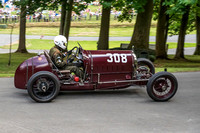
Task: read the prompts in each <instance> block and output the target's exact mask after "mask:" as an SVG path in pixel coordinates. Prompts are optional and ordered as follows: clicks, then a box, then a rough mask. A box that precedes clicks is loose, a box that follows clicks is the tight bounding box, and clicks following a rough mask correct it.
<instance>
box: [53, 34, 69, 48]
mask: <svg viewBox="0 0 200 133" xmlns="http://www.w3.org/2000/svg"><path fill="white" fill-rule="evenodd" d="M54 43H55V45H56V46H58V47H60V48H62V49H63V50H64V49H66V46H65V43H67V39H66V37H65V36H63V35H58V36H56V37H55V38H54Z"/></svg>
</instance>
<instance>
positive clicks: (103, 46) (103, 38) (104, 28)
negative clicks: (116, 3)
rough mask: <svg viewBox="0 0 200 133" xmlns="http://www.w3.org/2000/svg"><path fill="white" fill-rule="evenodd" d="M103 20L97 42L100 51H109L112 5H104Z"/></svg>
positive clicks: (105, 3)
mask: <svg viewBox="0 0 200 133" xmlns="http://www.w3.org/2000/svg"><path fill="white" fill-rule="evenodd" d="M102 5H103V6H102V18H101V28H100V33H99V40H98V42H97V44H98V45H97V48H98V50H107V49H108V48H109V28H110V11H111V3H109V2H104V3H102Z"/></svg>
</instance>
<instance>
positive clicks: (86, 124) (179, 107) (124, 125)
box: [0, 72, 200, 133]
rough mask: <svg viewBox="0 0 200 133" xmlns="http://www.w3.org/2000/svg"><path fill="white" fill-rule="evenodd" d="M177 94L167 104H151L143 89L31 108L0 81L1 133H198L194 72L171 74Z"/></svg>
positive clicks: (68, 97)
mask: <svg viewBox="0 0 200 133" xmlns="http://www.w3.org/2000/svg"><path fill="white" fill-rule="evenodd" d="M175 76H176V77H177V79H178V82H179V89H178V92H177V94H176V95H175V97H174V98H173V99H171V100H170V101H168V102H153V101H152V100H151V99H150V98H149V97H148V95H147V93H146V89H145V88H138V87H134V88H133V89H130V90H121V91H103V92H70V93H66V92H65V93H63V92H62V93H61V94H60V95H59V96H58V97H57V98H56V99H55V100H54V101H53V102H51V103H44V104H41V103H35V102H34V101H32V99H31V98H30V97H29V96H28V94H27V91H24V90H19V89H16V88H15V87H14V85H13V78H0V84H1V88H0V129H1V130H0V132H2V133H13V132H15V133H36V132H38V133H47V132H48V133H155V132H157V133H161V132H162V133H199V131H200V102H199V101H200V88H199V81H200V80H199V79H200V72H189V73H175Z"/></svg>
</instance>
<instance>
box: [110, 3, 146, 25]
mask: <svg viewBox="0 0 200 133" xmlns="http://www.w3.org/2000/svg"><path fill="white" fill-rule="evenodd" d="M146 2H147V0H134V1H133V0H117V1H115V2H114V3H113V6H114V7H115V9H116V10H118V11H122V14H121V15H120V16H119V17H118V20H119V21H121V22H123V21H129V22H131V21H132V17H133V15H134V14H133V13H134V12H137V13H140V12H144V8H143V7H144V5H145V4H146Z"/></svg>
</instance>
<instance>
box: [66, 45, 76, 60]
mask: <svg viewBox="0 0 200 133" xmlns="http://www.w3.org/2000/svg"><path fill="white" fill-rule="evenodd" d="M78 52H79V48H78V47H74V48H73V49H72V50H70V51H68V57H67V62H72V61H74V59H75V58H77V54H78ZM70 55H71V56H70Z"/></svg>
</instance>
